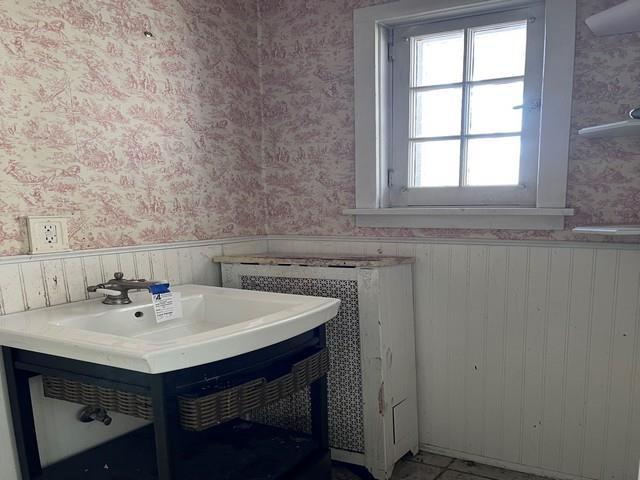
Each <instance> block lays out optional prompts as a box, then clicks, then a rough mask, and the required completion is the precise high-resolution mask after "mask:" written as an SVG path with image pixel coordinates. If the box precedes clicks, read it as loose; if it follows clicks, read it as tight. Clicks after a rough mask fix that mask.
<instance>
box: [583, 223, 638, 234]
mask: <svg viewBox="0 0 640 480" xmlns="http://www.w3.org/2000/svg"><path fill="white" fill-rule="evenodd" d="M573 231H574V232H576V233H590V234H592V235H640V225H591V226H585V227H576V228H574V229H573Z"/></svg>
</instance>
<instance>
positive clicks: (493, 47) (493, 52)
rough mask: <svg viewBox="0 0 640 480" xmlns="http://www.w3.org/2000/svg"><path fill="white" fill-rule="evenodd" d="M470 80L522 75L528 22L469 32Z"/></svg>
mask: <svg viewBox="0 0 640 480" xmlns="http://www.w3.org/2000/svg"><path fill="white" fill-rule="evenodd" d="M471 38H472V42H473V49H472V51H473V59H472V62H471V63H472V74H471V79H472V80H487V79H491V78H503V77H517V76H521V75H524V67H525V59H526V53H527V22H526V21H522V22H518V23H511V24H505V25H492V26H490V27H482V28H476V29H472V30H471Z"/></svg>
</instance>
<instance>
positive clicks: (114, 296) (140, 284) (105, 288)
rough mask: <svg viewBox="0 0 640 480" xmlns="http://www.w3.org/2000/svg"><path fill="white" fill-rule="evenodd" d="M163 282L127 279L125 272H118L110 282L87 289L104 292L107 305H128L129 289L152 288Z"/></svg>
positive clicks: (129, 301) (129, 300)
mask: <svg viewBox="0 0 640 480" xmlns="http://www.w3.org/2000/svg"><path fill="white" fill-rule="evenodd" d="M162 283H165V282H157V281H155V280H145V279H140V280H126V279H125V278H124V273H122V272H116V273H114V274H113V278H112V279H111V280H109V281H108V282H105V283H99V284H98V285H93V286H91V287H87V291H89V292H98V293H104V294H105V295H106V297H105V299H104V300H103V301H102V303H104V304H105V305H126V304H128V303H131V299H130V298H129V290H150V289H151V287H152V286H154V285H158V284H162Z"/></svg>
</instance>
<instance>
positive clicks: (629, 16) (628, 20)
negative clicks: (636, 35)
mask: <svg viewBox="0 0 640 480" xmlns="http://www.w3.org/2000/svg"><path fill="white" fill-rule="evenodd" d="M586 23H587V25H588V26H589V28H590V29H591V31H592V32H593V33H595V34H596V35H598V36H603V35H618V34H622V33H632V32H637V31H640V2H638V0H627V1H626V2H622V3H621V4H619V5H615V6H614V7H611V8H609V9H607V10H604V11H603V12H600V13H597V14H595V15H592V16H590V17H589V18H587V20H586Z"/></svg>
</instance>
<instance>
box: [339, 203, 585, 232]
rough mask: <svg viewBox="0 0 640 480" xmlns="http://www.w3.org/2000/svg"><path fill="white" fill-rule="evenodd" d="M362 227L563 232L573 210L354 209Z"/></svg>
mask: <svg viewBox="0 0 640 480" xmlns="http://www.w3.org/2000/svg"><path fill="white" fill-rule="evenodd" d="M342 213H343V214H344V215H354V216H355V217H356V225H357V226H359V227H389V228H470V229H483V230H496V229H497V230H563V229H564V218H565V217H568V216H572V215H573V213H574V212H573V209H571V208H533V207H530V208H527V207H402V208H350V209H346V210H343V212H342Z"/></svg>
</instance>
